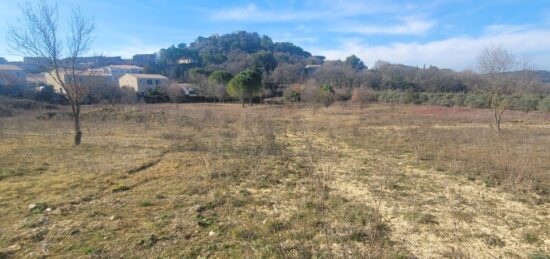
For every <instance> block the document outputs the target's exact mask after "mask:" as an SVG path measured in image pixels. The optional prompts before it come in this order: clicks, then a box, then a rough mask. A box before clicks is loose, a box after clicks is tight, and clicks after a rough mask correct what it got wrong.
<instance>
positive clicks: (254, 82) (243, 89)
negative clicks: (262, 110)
mask: <svg viewBox="0 0 550 259" xmlns="http://www.w3.org/2000/svg"><path fill="white" fill-rule="evenodd" d="M227 92H228V93H229V95H231V96H234V97H238V98H239V99H241V102H242V105H243V107H244V101H245V99H248V101H249V102H250V105H252V98H254V97H255V96H257V95H258V94H259V93H261V92H262V75H261V74H260V73H258V72H257V71H254V70H250V69H247V70H245V71H243V72H241V73H239V74H237V75H236V76H235V77H233V79H231V81H229V84H228V87H227Z"/></svg>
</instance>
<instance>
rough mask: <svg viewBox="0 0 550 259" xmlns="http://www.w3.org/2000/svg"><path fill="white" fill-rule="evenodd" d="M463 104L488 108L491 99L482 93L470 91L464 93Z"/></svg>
mask: <svg viewBox="0 0 550 259" xmlns="http://www.w3.org/2000/svg"><path fill="white" fill-rule="evenodd" d="M464 105H466V106H468V107H471V108H489V107H490V106H491V99H490V98H489V96H487V95H485V94H482V93H470V94H468V95H466V98H465V99H464Z"/></svg>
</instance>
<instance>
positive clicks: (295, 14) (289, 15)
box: [210, 0, 417, 22]
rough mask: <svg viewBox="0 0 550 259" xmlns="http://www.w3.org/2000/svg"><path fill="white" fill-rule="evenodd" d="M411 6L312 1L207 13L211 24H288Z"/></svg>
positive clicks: (404, 9) (401, 10)
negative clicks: (298, 5) (296, 5)
mask: <svg viewBox="0 0 550 259" xmlns="http://www.w3.org/2000/svg"><path fill="white" fill-rule="evenodd" d="M416 9H417V7H416V6H414V5H411V4H392V3H388V2H380V1H371V2H369V3H365V2H364V1H342V2H339V3H338V4H335V3H334V2H333V1H326V0H325V1H315V2H314V3H313V4H310V5H306V6H302V7H301V8H297V9H296V8H294V9H273V8H261V7H258V6H257V5H255V4H252V3H251V4H247V5H243V6H236V7H230V8H223V9H219V10H215V11H213V12H211V13H210V19H212V20H225V21H249V22H290V21H310V20H334V19H339V18H348V17H355V16H365V15H381V14H398V13H399V14H404V13H407V12H412V11H413V10H416Z"/></svg>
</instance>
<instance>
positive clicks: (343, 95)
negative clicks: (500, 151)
mask: <svg viewBox="0 0 550 259" xmlns="http://www.w3.org/2000/svg"><path fill="white" fill-rule="evenodd" d="M351 96H352V94H351V91H350V89H349V88H338V89H336V90H334V99H335V100H336V101H347V100H350V99H351Z"/></svg>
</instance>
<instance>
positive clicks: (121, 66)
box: [109, 65, 143, 69]
mask: <svg viewBox="0 0 550 259" xmlns="http://www.w3.org/2000/svg"><path fill="white" fill-rule="evenodd" d="M109 68H115V69H143V67H140V66H134V65H110V66H109Z"/></svg>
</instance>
